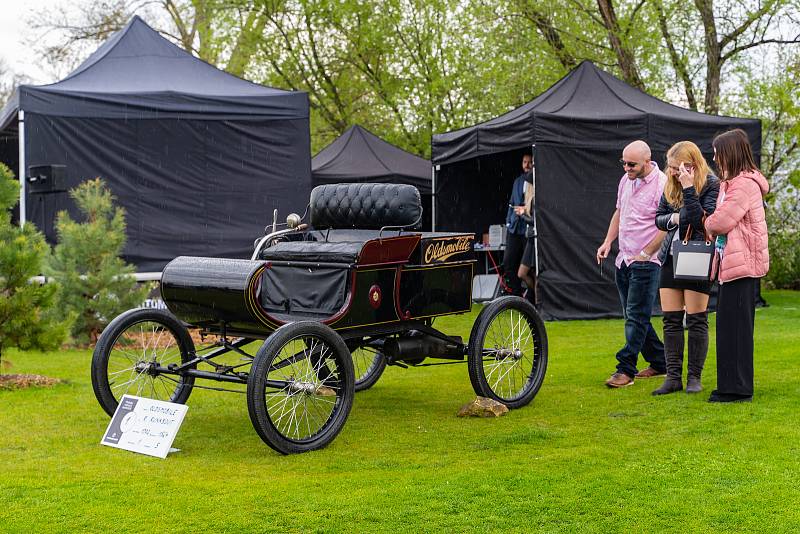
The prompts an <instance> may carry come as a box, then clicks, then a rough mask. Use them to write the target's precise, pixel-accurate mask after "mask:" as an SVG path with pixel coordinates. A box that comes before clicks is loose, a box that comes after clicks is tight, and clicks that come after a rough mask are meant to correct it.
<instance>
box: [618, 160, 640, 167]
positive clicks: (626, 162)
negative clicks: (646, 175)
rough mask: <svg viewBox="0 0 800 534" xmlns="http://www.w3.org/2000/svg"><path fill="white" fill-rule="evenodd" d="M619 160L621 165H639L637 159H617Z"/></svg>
mask: <svg viewBox="0 0 800 534" xmlns="http://www.w3.org/2000/svg"><path fill="white" fill-rule="evenodd" d="M619 162H620V163H622V166H623V167H636V166H637V165H639V162H637V161H625V160H624V159H621V160H619Z"/></svg>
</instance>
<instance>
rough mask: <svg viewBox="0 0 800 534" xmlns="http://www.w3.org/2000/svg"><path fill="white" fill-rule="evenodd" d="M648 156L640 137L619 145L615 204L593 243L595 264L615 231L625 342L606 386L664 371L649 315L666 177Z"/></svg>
mask: <svg viewBox="0 0 800 534" xmlns="http://www.w3.org/2000/svg"><path fill="white" fill-rule="evenodd" d="M650 158H651V153H650V147H649V146H648V145H647V143H645V142H644V141H634V142H633V143H631V144H629V145H628V146H626V147H625V150H623V152H622V159H621V160H620V162H621V163H622V166H623V168H624V169H625V174H624V175H623V176H622V178H621V179H620V181H619V186H618V187H617V209H616V211H615V212H614V215H613V216H612V217H611V222H610V223H609V225H608V232H607V233H606V238H605V240H604V241H603V244H601V245H600V247H598V249H597V255H596V257H597V263H598V264H601V262H602V261H603V259H605V258H607V257H608V254H609V252H610V251H611V244H612V243H613V242H614V240H615V239H617V237H619V254H617V259H616V261H615V265H616V277H615V280H616V284H617V290H618V291H619V298H620V301H621V302H622V313H623V315H624V317H625V346H624V347H622V349H620V351H619V352H617V361H618V363H617V370H616V372H615V373H614V374H612V375H611V377H610V378H609V379H608V380H606V385H607V386H608V387H611V388H621V387H625V386H630V385H632V384H633V382H634V379H635V378H652V377H656V376H664V374H665V371H666V364H665V361H664V345H663V343H661V340H660V339H659V338H658V334H656V331H655V329H654V328H653V325H652V324H651V323H650V315H651V314H652V310H653V302H654V301H655V298H656V292H657V291H658V282H659V273H660V270H661V262H660V261H659V259H658V254H656V253H657V252H658V250H659V249H660V248H661V242H662V241H663V239H664V232H662V231H661V230H659V229H658V228H656V225H655V218H656V209H657V208H658V202H659V200H660V199H661V195H662V193H663V192H664V186H665V185H666V182H667V177H666V176H665V175H664V173H663V172H661V170H659V168H658V165H657V164H656V163H655V162H654V161H652V160H651V159H650ZM639 353H641V354H642V356H644V359H645V361H647V362H648V363H649V364H650V366H649V367H648V368H647V369H644V370H643V371H641V372H637V370H636V362H637V360H638V357H639Z"/></svg>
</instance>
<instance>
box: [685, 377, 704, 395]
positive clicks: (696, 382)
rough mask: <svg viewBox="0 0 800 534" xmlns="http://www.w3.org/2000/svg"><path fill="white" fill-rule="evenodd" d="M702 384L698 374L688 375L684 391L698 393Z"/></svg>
mask: <svg viewBox="0 0 800 534" xmlns="http://www.w3.org/2000/svg"><path fill="white" fill-rule="evenodd" d="M701 391H703V385H702V384H701V383H700V377H699V376H690V377H687V379H686V393H700V392H701Z"/></svg>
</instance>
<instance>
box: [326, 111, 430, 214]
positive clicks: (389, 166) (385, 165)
mask: <svg viewBox="0 0 800 534" xmlns="http://www.w3.org/2000/svg"><path fill="white" fill-rule="evenodd" d="M311 177H312V180H313V182H314V185H322V184H335V183H343V182H377V183H399V184H410V185H413V186H416V188H417V189H419V192H420V194H421V195H422V201H423V204H422V205H423V206H425V207H428V208H430V207H431V162H430V161H428V160H426V159H424V158H421V157H419V156H415V155H414V154H411V153H409V152H406V151H405V150H403V149H401V148H398V147H396V146H394V145H392V144H390V143H388V142H386V141H384V140H383V139H381V138H380V137H378V136H377V135H375V134H373V133H372V132H370V131H369V130H367V129H365V128H362V127H361V126H358V125H355V126H351V127H350V128H348V129H347V131H345V132H344V133H343V134H342V135H341V136H339V137H337V138H336V139H335V140H334V141H333V142H332V143H331V144H329V145H328V146H326V147H325V148H323V149H322V150H320V151H319V153H318V154H317V155H316V156H314V157H313V158H312V159H311ZM430 224H431V209H425V210H423V213H422V226H423V228H426V229H429V228H430Z"/></svg>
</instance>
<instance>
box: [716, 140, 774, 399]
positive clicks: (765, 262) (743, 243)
mask: <svg viewBox="0 0 800 534" xmlns="http://www.w3.org/2000/svg"><path fill="white" fill-rule="evenodd" d="M712 146H713V147H714V161H715V162H716V164H717V169H718V170H719V177H720V180H721V184H720V191H719V197H717V209H716V211H715V212H714V213H713V214H712V215H710V216H709V217H708V218H707V219H706V230H707V231H708V233H710V234H711V235H712V236H715V237H716V240H715V243H714V245H715V248H716V251H717V255H718V258H719V297H718V299H717V389H715V390H714V391H713V392H712V393H711V396H710V397H709V398H708V400H709V402H742V401H745V402H747V401H750V400H752V398H753V328H754V324H755V317H756V314H755V311H756V302H755V299H756V289H757V288H758V284H759V283H760V282H759V279H760V278H761V277H763V276H765V275H766V274H767V272H768V271H769V247H768V246H767V245H768V237H767V220H766V215H765V213H764V196H765V195H766V194H767V193H768V192H769V184H768V183H767V179H766V178H764V175H763V174H761V171H759V170H758V167H756V164H755V160H754V159H753V152H752V149H751V148H750V141H749V140H748V138H747V134H746V133H745V132H744V131H743V130H739V129H736V130H731V131H728V132H725V133H723V134H720V135H718V136H717V137H716V138H715V139H714V141H713V143H712Z"/></svg>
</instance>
